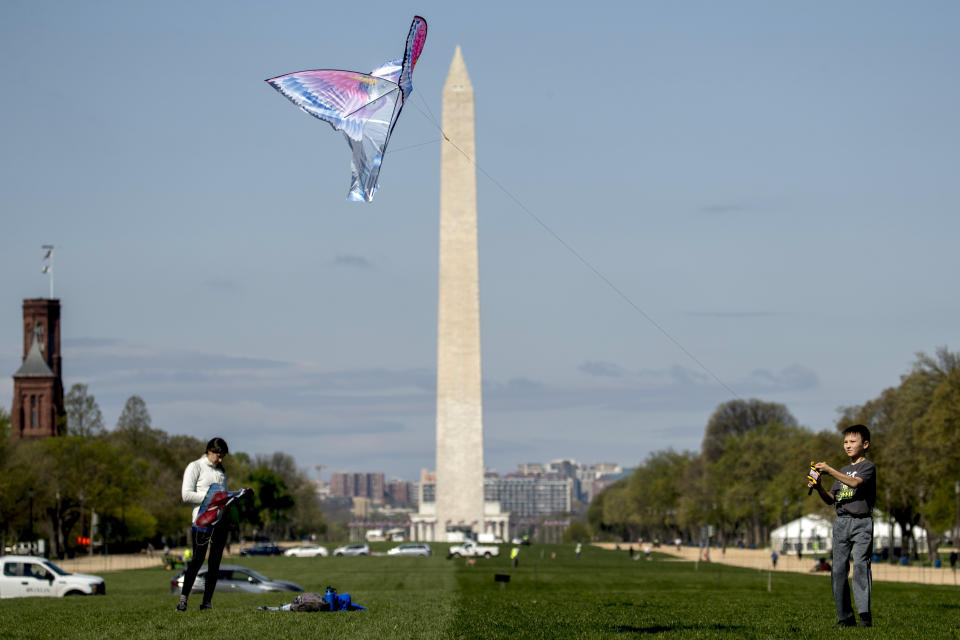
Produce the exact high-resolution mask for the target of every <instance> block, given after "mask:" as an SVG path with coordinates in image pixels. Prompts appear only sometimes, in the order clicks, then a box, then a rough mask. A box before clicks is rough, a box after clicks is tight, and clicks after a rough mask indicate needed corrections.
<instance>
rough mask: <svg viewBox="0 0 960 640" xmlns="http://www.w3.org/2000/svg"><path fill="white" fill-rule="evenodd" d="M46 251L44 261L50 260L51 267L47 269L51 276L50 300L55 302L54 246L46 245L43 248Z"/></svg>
mask: <svg viewBox="0 0 960 640" xmlns="http://www.w3.org/2000/svg"><path fill="white" fill-rule="evenodd" d="M42 248H43V249H46V251H47V254H46V255H45V256H44V259H46V258H47V257H49V258H50V265H49V266H48V267H46V268H45V271H46V273H47V274H48V275H49V276H50V299H51V300H53V245H52V244H45V245H43V247H42Z"/></svg>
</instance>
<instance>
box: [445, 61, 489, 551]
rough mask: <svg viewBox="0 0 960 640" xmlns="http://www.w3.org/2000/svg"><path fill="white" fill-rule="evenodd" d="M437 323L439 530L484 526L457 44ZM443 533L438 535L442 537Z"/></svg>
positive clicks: (475, 305) (464, 87) (476, 312)
mask: <svg viewBox="0 0 960 640" xmlns="http://www.w3.org/2000/svg"><path fill="white" fill-rule="evenodd" d="M443 132H444V134H445V136H446V139H445V140H444V141H443V143H442V151H441V158H440V297H439V305H438V306H439V314H438V322H437V485H436V486H437V489H436V492H437V493H436V496H437V497H436V500H437V507H436V509H437V516H436V517H437V529H438V531H437V533H438V534H440V535H441V536H442V535H443V531H444V529H445V528H446V527H453V528H464V529H467V528H469V529H472V530H473V531H483V519H484V518H483V516H484V514H483V404H482V398H481V385H480V381H481V376H480V289H479V282H478V272H477V173H476V168H475V167H474V158H475V157H476V144H475V140H474V114H473V85H471V84H470V76H469V75H468V74H467V66H466V64H464V62H463V55H462V54H461V52H460V47H457V49H456V51H455V52H454V54H453V61H452V62H451V63H450V72H449V73H448V74H447V81H446V84H444V86H443ZM438 538H439V536H438Z"/></svg>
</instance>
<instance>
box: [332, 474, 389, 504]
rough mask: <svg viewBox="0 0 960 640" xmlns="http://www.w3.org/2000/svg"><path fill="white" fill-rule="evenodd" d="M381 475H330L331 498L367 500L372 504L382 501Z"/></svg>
mask: <svg viewBox="0 0 960 640" xmlns="http://www.w3.org/2000/svg"><path fill="white" fill-rule="evenodd" d="M384 489H385V486H384V481H383V473H341V472H335V473H332V474H330V497H331V498H369V499H370V500H372V501H373V502H376V503H382V502H383V500H384Z"/></svg>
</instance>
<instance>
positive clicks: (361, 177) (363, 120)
mask: <svg viewBox="0 0 960 640" xmlns="http://www.w3.org/2000/svg"><path fill="white" fill-rule="evenodd" d="M426 39H427V21H426V20H424V19H423V18H421V17H420V16H414V18H413V24H411V25H410V33H409V35H407V47H406V49H405V50H404V53H403V58H402V59H398V60H391V61H390V62H387V63H385V64H384V65H383V66H381V67H379V68H377V69H374V70H373V71H371V72H370V73H360V72H357V71H340V70H336V69H317V70H314V71H299V72H297V73H288V74H286V75H283V76H277V77H276V78H270V79H269V80H267V82H269V83H270V85H271V86H273V88H274V89H276V90H277V91H279V92H280V93H282V94H283V95H285V96H286V97H287V98H289V99H290V100H291V101H292V102H293V103H294V104H296V105H297V106H298V107H300V108H301V109H303V110H304V111H306V112H307V113H309V114H310V115H312V116H314V117H317V118H320V119H321V120H323V121H325V122H329V123H330V125H331V126H332V127H333V128H334V129H336V130H337V131H342V132H343V135H344V136H345V137H346V138H347V144H349V145H350V151H352V152H353V159H352V161H351V164H350V167H351V169H352V170H353V181H352V184H351V185H350V194H349V195H348V196H347V198H348V199H349V200H355V201H361V200H366V201H367V202H370V201H371V200H373V194H374V193H376V191H377V178H378V177H379V175H380V166H381V165H382V164H383V154H384V151H386V148H387V143H388V142H390V134H391V133H393V127H394V126H395V125H396V124H397V118H398V117H399V116H400V110H401V109H402V108H403V103H404V102H405V101H406V100H407V98H408V97H409V96H410V94H411V93H412V92H413V81H412V76H413V68H414V67H415V66H416V64H417V59H418V58H419V57H420V52H421V51H423V43H424V41H426Z"/></svg>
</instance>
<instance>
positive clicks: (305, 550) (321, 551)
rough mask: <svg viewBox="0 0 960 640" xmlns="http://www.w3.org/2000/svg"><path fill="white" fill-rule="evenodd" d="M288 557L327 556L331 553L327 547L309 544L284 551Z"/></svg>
mask: <svg viewBox="0 0 960 640" xmlns="http://www.w3.org/2000/svg"><path fill="white" fill-rule="evenodd" d="M283 555H285V556H287V557H288V558H316V557H317V556H319V557H321V558H326V557H327V556H328V555H329V552H328V551H327V548H326V547H321V546H320V545H318V544H308V545H304V546H302V547H293V548H290V549H287V550H286V551H284V552H283Z"/></svg>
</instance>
